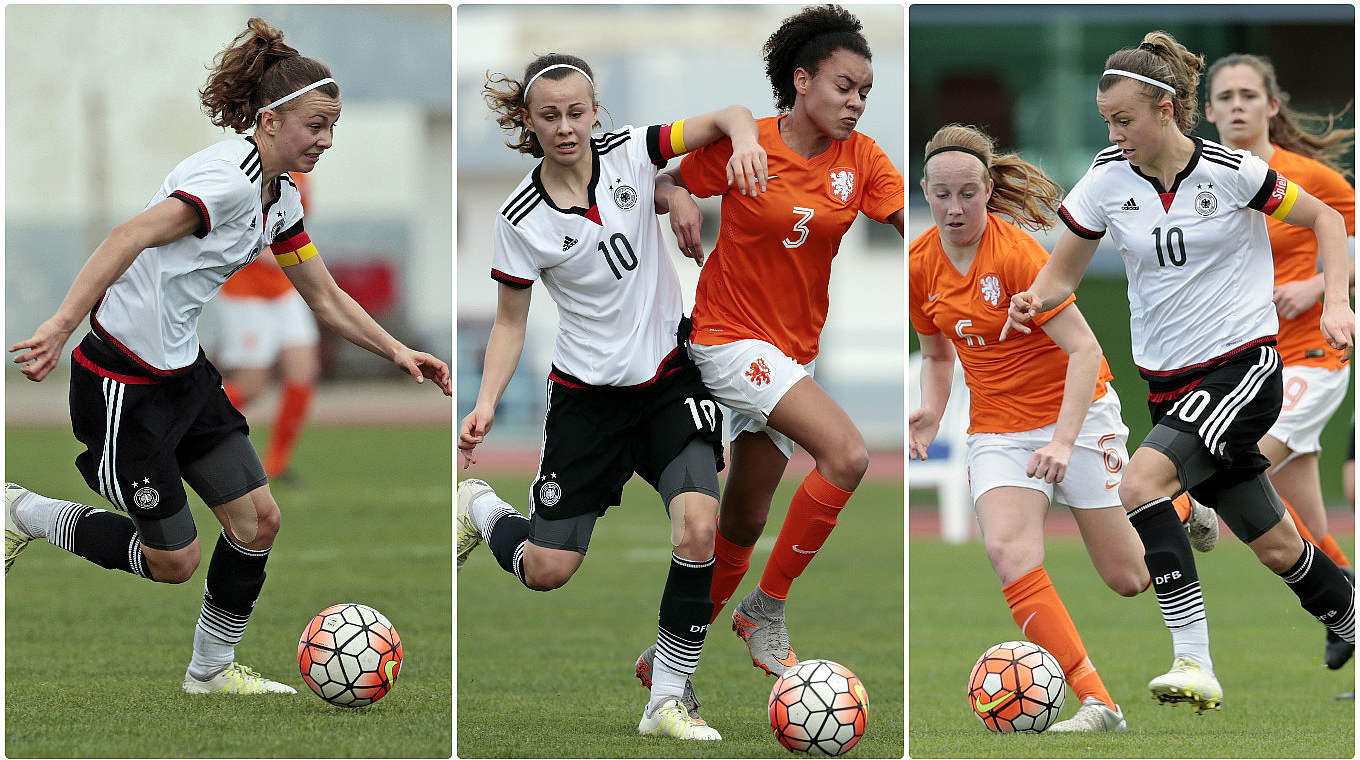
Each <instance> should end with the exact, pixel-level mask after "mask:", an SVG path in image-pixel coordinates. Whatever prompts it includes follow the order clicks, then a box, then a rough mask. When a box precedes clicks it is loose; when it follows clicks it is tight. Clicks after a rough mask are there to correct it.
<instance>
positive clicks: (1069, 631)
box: [908, 125, 1217, 733]
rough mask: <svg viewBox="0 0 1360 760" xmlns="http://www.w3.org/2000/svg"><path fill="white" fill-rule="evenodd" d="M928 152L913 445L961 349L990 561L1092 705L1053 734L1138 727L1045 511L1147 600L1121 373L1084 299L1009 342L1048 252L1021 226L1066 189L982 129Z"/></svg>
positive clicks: (975, 485) (1044, 219)
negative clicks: (1089, 650)
mask: <svg viewBox="0 0 1360 760" xmlns="http://www.w3.org/2000/svg"><path fill="white" fill-rule="evenodd" d="M925 154H926V163H925V176H924V177H922V179H921V189H922V191H923V192H924V193H925V196H926V200H927V201H928V202H929V204H930V209H931V213H932V215H933V216H934V218H935V224H936V226H934V227H931V228H930V229H928V230H926V231H925V232H924V233H922V234H921V235H920V236H919V237H918V238H916V240H914V241H912V244H911V252H910V272H911V278H910V281H909V284H908V293H909V296H908V306H909V309H910V316H911V321H912V326H913V327H914V328H915V329H916V332H917V334H918V335H919V336H920V339H921V353H922V355H923V357H924V362H923V364H922V366H921V377H920V383H921V385H920V388H921V399H922V405H921V407H920V408H919V409H916V410H914V411H913V412H912V414H911V416H910V417H909V418H908V425H909V428H908V429H909V431H910V432H909V437H908V446H909V447H910V455H911V457H912V458H914V459H925V458H926V451H927V449H928V448H929V447H930V443H931V441H933V440H934V438H935V436H936V434H937V433H938V432H939V429H940V420H941V418H942V416H943V415H944V410H945V405H946V404H947V403H948V401H949V393H950V385H951V382H952V379H953V376H954V359H955V356H956V355H957V357H958V358H959V360H960V361H962V362H963V367H964V373H965V377H966V378H967V381H968V388H969V391H970V395H969V398H970V400H971V405H970V410H969V413H970V420H971V424H970V425H969V428H968V433H969V435H968V453H967V461H968V472H969V483H970V486H971V489H972V493H973V500H974V502H975V503H976V511H977V521H978V526H979V528H980V530H981V532H982V537H983V541H984V543H985V545H986V549H987V558H988V560H989V561H990V562H991V564H992V569H993V570H995V571H996V575H997V578H998V579H999V580H1000V581H1001V590H1002V594H1003V595H1004V596H1005V599H1006V604H1007V606H1009V607H1010V610H1011V617H1012V618H1014V620H1015V623H1016V625H1018V626H1020V630H1021V634H1022V635H1023V636H1024V637H1025V638H1028V639H1029V640H1030V641H1033V642H1035V643H1037V644H1039V645H1040V646H1042V647H1044V648H1045V649H1047V650H1048V651H1049V652H1051V653H1052V654H1053V656H1054V657H1055V658H1057V660H1058V662H1059V663H1060V664H1061V665H1062V668H1063V673H1064V674H1065V675H1066V677H1067V683H1068V684H1069V685H1070V686H1071V687H1072V690H1073V691H1074V692H1075V693H1076V695H1077V698H1078V700H1080V702H1081V706H1080V708H1079V709H1078V711H1077V714H1076V715H1075V716H1073V717H1072V718H1070V719H1068V720H1065V721H1060V722H1058V723H1055V724H1054V725H1053V726H1051V727H1050V728H1049V729H1048V730H1049V731H1057V732H1059V733H1062V732H1068V731H1124V730H1127V728H1128V726H1127V724H1126V723H1125V720H1124V714H1123V710H1121V709H1120V708H1119V706H1118V705H1117V704H1115V701H1114V699H1113V698H1112V697H1111V695H1110V693H1109V691H1108V690H1107V689H1106V687H1105V684H1104V682H1103V681H1102V680H1101V678H1100V674H1099V673H1097V672H1096V668H1095V665H1094V664H1092V662H1091V660H1090V659H1089V658H1088V657H1087V654H1086V646H1085V644H1084V643H1083V642H1082V639H1081V636H1080V634H1078V632H1077V627H1076V624H1075V623H1074V622H1073V620H1072V618H1071V616H1070V615H1069V614H1068V612H1067V608H1066V606H1065V605H1064V604H1063V601H1062V598H1061V597H1059V595H1058V592H1057V589H1055V588H1054V586H1053V582H1052V581H1051V580H1050V579H1049V575H1048V572H1047V570H1045V569H1044V565H1043V562H1044V518H1045V516H1046V514H1047V512H1048V506H1049V502H1050V501H1054V500H1056V501H1058V502H1061V503H1063V504H1067V505H1068V506H1070V507H1071V510H1072V516H1073V517H1074V518H1075V519H1076V521H1077V525H1078V527H1079V528H1080V530H1081V535H1082V538H1083V539H1084V540H1085V543H1086V549H1087V552H1088V553H1089V554H1090V557H1091V562H1092V564H1094V565H1095V567H1096V571H1097V572H1098V573H1100V576H1101V578H1102V579H1103V580H1104V581H1105V583H1106V584H1107V585H1108V586H1109V587H1110V588H1112V589H1114V590H1115V591H1116V592H1118V593H1119V594H1120V595H1122V596H1135V595H1137V594H1139V593H1141V592H1142V591H1144V590H1145V589H1146V588H1147V587H1148V586H1149V584H1150V583H1151V578H1150V577H1149V576H1148V572H1147V567H1146V566H1145V565H1144V564H1143V545H1142V544H1141V543H1140V542H1139V540H1138V534H1137V533H1135V532H1134V530H1133V526H1132V525H1130V524H1129V519H1128V517H1127V516H1126V515H1125V513H1124V510H1123V509H1122V508H1121V507H1120V503H1119V497H1118V493H1117V492H1116V491H1115V490H1113V486H1114V485H1117V484H1118V482H1119V479H1120V477H1121V476H1122V474H1123V468H1124V463H1125V462H1126V461H1128V454H1127V452H1126V448H1125V447H1126V443H1127V440H1128V428H1127V427H1125V426H1124V422H1123V420H1122V417H1121V412H1120V405H1119V397H1118V396H1117V395H1116V394H1115V392H1114V386H1113V385H1111V384H1110V381H1111V380H1113V376H1112V375H1111V374H1110V368H1109V365H1108V364H1106V362H1105V358H1104V357H1103V356H1102V355H1101V349H1100V344H1099V343H1098V342H1097V341H1096V337H1095V335H1094V334H1093V333H1092V332H1091V328H1090V326H1089V325H1088V324H1087V323H1086V320H1085V318H1083V317H1082V315H1081V312H1080V311H1078V309H1077V306H1076V303H1075V301H1076V297H1075V296H1069V297H1068V298H1067V299H1066V300H1065V301H1064V302H1063V303H1062V304H1060V305H1059V306H1058V307H1056V308H1055V309H1054V310H1053V311H1049V312H1046V313H1045V315H1044V316H1045V317H1047V319H1046V320H1045V321H1043V322H1042V323H1040V324H1041V328H1042V329H1041V330H1040V331H1037V332H1033V333H1031V334H1029V335H1025V336H1022V338H1021V339H1020V340H1011V341H1007V342H1005V343H998V342H997V336H998V335H999V334H1000V332H1001V328H1002V327H1003V326H1004V325H1005V322H1006V317H1005V312H1004V311H1003V309H1004V307H1005V305H1006V303H1007V301H1006V298H1005V295H1006V294H1007V293H1013V292H1016V291H1019V290H1021V289H1023V288H1025V287H1026V286H1028V285H1029V283H1030V282H1032V281H1033V279H1034V275H1035V274H1036V273H1038V271H1039V269H1040V268H1041V267H1042V266H1043V264H1044V262H1045V261H1046V260H1047V258H1048V254H1047V253H1046V252H1045V251H1044V250H1043V248H1042V247H1041V246H1040V245H1039V244H1038V242H1037V241H1035V240H1034V238H1032V237H1030V236H1029V235H1028V234H1026V233H1025V232H1024V231H1023V230H1021V229H1020V228H1019V227H1018V226H1016V225H1023V226H1026V227H1029V228H1031V229H1047V228H1049V227H1052V226H1053V225H1054V224H1056V223H1057V215H1056V210H1057V207H1058V204H1059V203H1060V202H1061V199H1062V188H1060V187H1059V186H1058V185H1057V183H1055V182H1053V181H1052V180H1051V179H1049V178H1048V177H1047V176H1045V175H1044V173H1043V172H1042V171H1041V170H1040V169H1039V168H1038V167H1036V166H1034V165H1032V164H1030V163H1028V162H1027V161H1025V160H1023V159H1021V158H1020V157H1019V156H1016V155H1001V156H998V155H995V149H994V143H993V141H992V139H991V138H990V137H988V136H987V135H986V134H984V133H983V132H981V131H980V130H977V129H976V128H973V127H966V126H960V125H950V126H946V127H943V128H941V129H940V130H939V131H937V132H936V133H935V135H934V136H933V137H932V138H931V139H930V142H928V143H927V144H926V148H925ZM1001 214H1004V215H1006V216H1008V217H1010V218H1011V219H1013V220H1014V222H1015V224H1012V223H1010V222H1007V221H1004V220H1003V219H1001V217H1000V215H1001ZM1213 525H1214V527H1215V529H1216V528H1217V518H1215V519H1214V521H1213Z"/></svg>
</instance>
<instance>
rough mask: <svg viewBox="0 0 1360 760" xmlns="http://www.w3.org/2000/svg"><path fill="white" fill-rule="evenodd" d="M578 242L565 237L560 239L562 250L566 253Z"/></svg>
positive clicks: (570, 237) (568, 236)
mask: <svg viewBox="0 0 1360 760" xmlns="http://www.w3.org/2000/svg"><path fill="white" fill-rule="evenodd" d="M579 242H580V241H579V240H577V239H576V238H574V237H572V236H570V235H567V236H566V237H565V238H563V239H562V250H563V251H566V250H567V249H569V248H571V247H572V246H573V245H576V244H577V243H579Z"/></svg>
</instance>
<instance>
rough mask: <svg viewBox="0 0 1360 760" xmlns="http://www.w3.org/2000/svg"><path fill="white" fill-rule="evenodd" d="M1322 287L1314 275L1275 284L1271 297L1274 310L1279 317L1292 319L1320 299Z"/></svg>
mask: <svg viewBox="0 0 1360 760" xmlns="http://www.w3.org/2000/svg"><path fill="white" fill-rule="evenodd" d="M1323 289H1324V288H1323V284H1322V282H1321V280H1320V279H1319V278H1316V277H1313V278H1309V279H1307V280H1295V281H1293V282H1286V283H1284V284H1283V285H1276V286H1275V293H1274V295H1273V296H1272V297H1271V300H1273V301H1274V302H1275V312H1276V313H1277V314H1279V315H1280V319H1293V318H1294V317H1297V316H1298V315H1300V314H1302V313H1304V312H1305V311H1307V310H1309V309H1311V308H1313V304H1315V303H1317V302H1318V301H1321V300H1322V292H1323Z"/></svg>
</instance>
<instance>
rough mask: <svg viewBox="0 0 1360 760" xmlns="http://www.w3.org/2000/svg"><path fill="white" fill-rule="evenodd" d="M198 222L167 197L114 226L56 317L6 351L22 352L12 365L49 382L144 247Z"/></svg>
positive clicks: (194, 215)
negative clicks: (70, 343)
mask: <svg viewBox="0 0 1360 760" xmlns="http://www.w3.org/2000/svg"><path fill="white" fill-rule="evenodd" d="M200 219H201V217H199V215H198V211H197V210H195V209H194V208H192V207H190V206H189V205H188V204H187V203H185V202H184V201H181V200H179V199H178V198H166V199H165V200H163V201H161V202H160V203H157V204H156V205H154V206H152V207H151V208H149V209H146V210H145V211H143V212H142V213H140V214H138V215H136V216H134V217H132V218H131V219H129V220H127V221H126V222H123V223H122V224H120V225H118V226H117V227H114V228H113V231H111V232H110V233H109V236H108V237H106V238H104V242H102V243H100V244H99V247H97V248H95V249H94V253H92V254H90V258H89V259H88V260H87V261H86V262H85V266H83V267H81V269H80V272H79V273H78V274H77V275H76V279H75V281H74V282H73V283H71V288H70V290H68V291H67V292H66V297H65V298H63V299H62V301H61V305H60V306H58V307H57V311H56V313H55V314H53V315H52V316H51V317H50V318H48V320H47V321H45V322H43V323H42V324H41V325H38V329H37V330H36V331H35V332H34V333H33V337H31V338H29V339H28V340H25V341H20V342H18V343H15V344H14V345H13V346H10V348H9V350H10V352H11V353H13V352H15V351H24V353H21V354H18V355H16V356H15V357H14V363H15V364H22V365H24V366H23V367H21V368H20V371H21V372H23V373H24V375H25V376H26V377H27V378H28V379H29V380H33V381H34V382H37V381H40V380H42V379H43V378H44V377H47V374H48V373H49V372H51V371H52V370H53V368H55V367H56V366H57V362H58V360H59V359H60V354H61V350H62V347H63V346H65V345H66V340H67V338H70V337H71V333H73V332H75V329H76V328H77V327H79V326H80V320H82V319H84V318H85V315H86V314H89V313H90V309H93V308H94V305H95V302H97V301H98V300H99V298H100V296H101V295H102V294H103V293H104V291H105V290H108V288H109V286H110V285H112V284H113V282H114V280H117V279H118V278H119V277H121V276H122V274H123V272H126V271H127V268H128V267H130V266H132V262H133V261H136V260H137V256H139V255H140V254H141V252H142V251H144V250H146V249H147V248H154V247H156V246H161V245H167V244H169V243H173V242H175V241H176V240H179V239H180V238H182V237H184V236H185V235H188V234H190V233H192V232H193V231H194V230H196V229H198V226H199V223H200ZM25 349H27V350H25Z"/></svg>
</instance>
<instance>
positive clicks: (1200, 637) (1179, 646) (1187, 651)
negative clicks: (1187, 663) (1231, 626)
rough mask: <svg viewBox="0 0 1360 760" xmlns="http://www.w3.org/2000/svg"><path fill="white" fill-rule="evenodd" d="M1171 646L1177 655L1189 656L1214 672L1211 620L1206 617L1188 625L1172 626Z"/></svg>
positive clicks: (1210, 671)
mask: <svg viewBox="0 0 1360 760" xmlns="http://www.w3.org/2000/svg"><path fill="white" fill-rule="evenodd" d="M1170 631H1171V648H1172V652H1173V653H1174V655H1175V656H1176V657H1188V658H1189V659H1191V660H1194V661H1195V662H1198V663H1199V664H1200V667H1202V668H1204V669H1205V670H1206V671H1208V672H1209V673H1210V674H1212V673H1213V672H1214V661H1213V660H1212V659H1210V658H1209V622H1208V621H1207V620H1204V619H1200V620H1197V621H1196V622H1193V623H1190V624H1188V625H1183V626H1180V627H1179V628H1172V629H1170Z"/></svg>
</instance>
